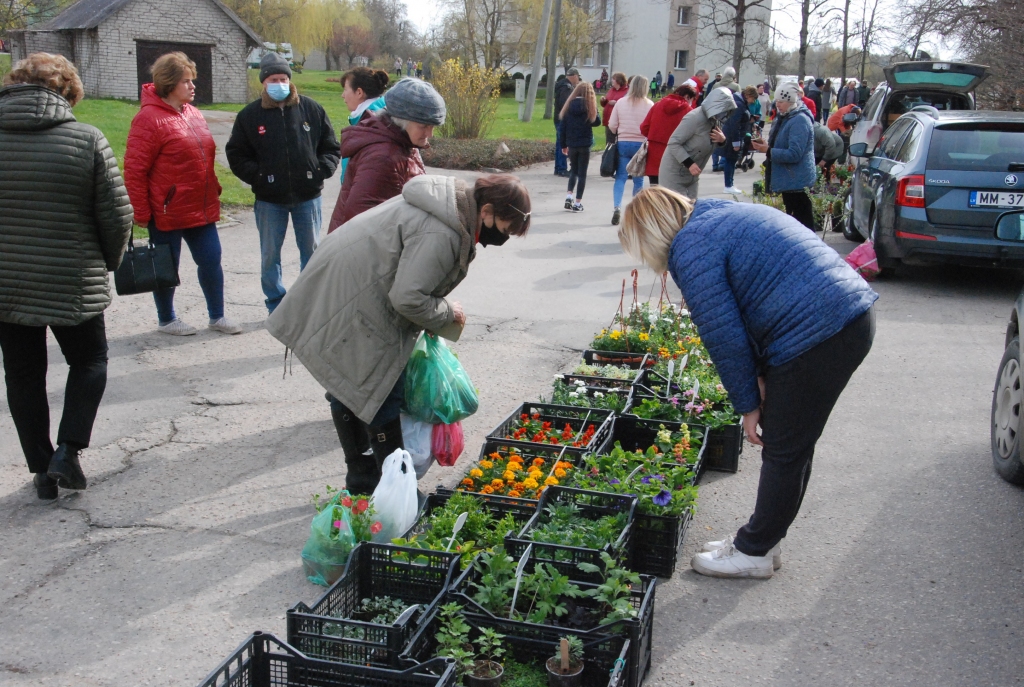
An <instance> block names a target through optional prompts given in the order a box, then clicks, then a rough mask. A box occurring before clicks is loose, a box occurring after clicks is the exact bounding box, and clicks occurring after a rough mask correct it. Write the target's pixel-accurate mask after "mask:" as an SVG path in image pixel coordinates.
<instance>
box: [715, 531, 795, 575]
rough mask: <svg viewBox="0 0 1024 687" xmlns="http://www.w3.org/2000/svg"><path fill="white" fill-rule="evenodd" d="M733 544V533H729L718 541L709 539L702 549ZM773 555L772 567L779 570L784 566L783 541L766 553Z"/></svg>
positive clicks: (716, 548) (718, 547) (717, 548)
mask: <svg viewBox="0 0 1024 687" xmlns="http://www.w3.org/2000/svg"><path fill="white" fill-rule="evenodd" d="M731 545H732V535H729V536H728V537H726V538H725V539H720V540H718V541H709V542H707V543H706V544H704V546H703V547H702V548H701V551H706V552H711V551H718V550H719V549H721V548H724V547H726V546H731ZM769 554H770V555H771V557H772V568H774V569H775V570H778V569H779V568H781V567H782V542H779V543H778V544H776V545H775V546H773V547H772V550H771V551H769V552H768V554H765V555H769Z"/></svg>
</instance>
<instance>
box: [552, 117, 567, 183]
mask: <svg viewBox="0 0 1024 687" xmlns="http://www.w3.org/2000/svg"><path fill="white" fill-rule="evenodd" d="M559 132H560V128H559V126H558V123H557V122H556V123H555V174H558V173H559V172H568V171H569V158H567V157H566V156H565V155H563V154H562V148H561V147H560V146H559V141H560V140H561V138H562V136H561V134H560V133H559Z"/></svg>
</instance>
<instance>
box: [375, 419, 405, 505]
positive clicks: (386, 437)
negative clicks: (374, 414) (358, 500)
mask: <svg viewBox="0 0 1024 687" xmlns="http://www.w3.org/2000/svg"><path fill="white" fill-rule="evenodd" d="M367 433H368V434H369V435H370V448H372V449H373V458H374V460H375V461H376V463H377V477H376V479H375V481H374V484H373V486H374V488H376V487H377V482H379V481H380V469H381V467H383V465H384V459H385V458H387V457H388V456H390V455H391V454H392V453H394V452H395V450H396V449H400V448H405V447H404V446H403V445H402V420H401V419H399V418H395V419H394V420H392V421H391V422H388V423H386V424H383V425H377V426H373V425H371V426H370V427H368V428H367Z"/></svg>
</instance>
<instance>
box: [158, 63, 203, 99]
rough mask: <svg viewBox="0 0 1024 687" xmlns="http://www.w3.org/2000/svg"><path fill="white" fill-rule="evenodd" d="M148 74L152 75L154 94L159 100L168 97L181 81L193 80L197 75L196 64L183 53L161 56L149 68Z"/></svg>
mask: <svg viewBox="0 0 1024 687" xmlns="http://www.w3.org/2000/svg"><path fill="white" fill-rule="evenodd" d="M149 72H150V73H151V74H152V75H153V87H154V89H155V90H156V94H157V95H158V96H160V97H161V98H166V97H167V96H169V95H170V94H171V91H173V90H174V89H175V88H177V87H178V84H179V83H181V80H182V79H195V78H196V76H197V74H198V72H197V71H196V63H195V62H193V61H192V60H190V59H188V55H186V54H185V53H183V52H169V53H167V54H166V55H161V56H160V57H158V58H157V60H156V62H154V63H153V66H152V67H150V68H149Z"/></svg>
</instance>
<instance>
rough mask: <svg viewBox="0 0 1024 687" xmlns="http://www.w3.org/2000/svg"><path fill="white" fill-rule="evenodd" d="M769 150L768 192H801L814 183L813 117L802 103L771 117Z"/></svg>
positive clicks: (816, 174) (815, 178)
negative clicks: (769, 184)
mask: <svg viewBox="0 0 1024 687" xmlns="http://www.w3.org/2000/svg"><path fill="white" fill-rule="evenodd" d="M768 145H769V147H770V152H771V165H772V171H771V175H772V178H771V191H772V193H782V192H783V191H802V190H803V189H805V188H810V187H812V186H814V182H815V181H816V180H817V178H818V173H817V171H815V169H814V119H813V118H812V117H811V111H810V110H808V109H807V107H806V106H805V105H803V104H802V103H801V104H800V105H796V106H794V108H793V109H792V110H790V111H789V112H787V113H786V114H785V115H780V116H779V117H776V118H775V123H774V124H772V131H771V134H769V136H768Z"/></svg>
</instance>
